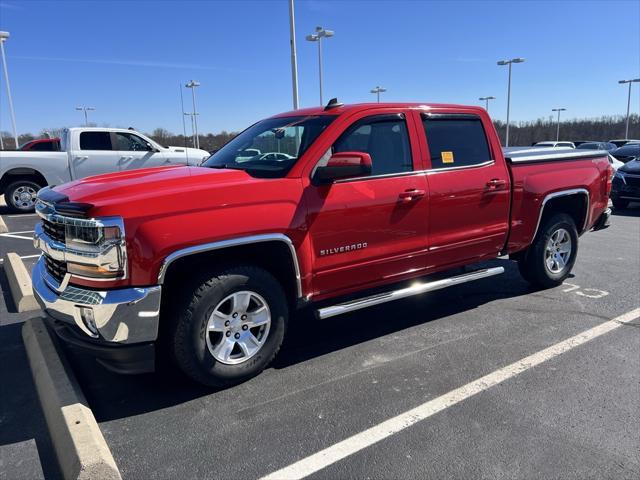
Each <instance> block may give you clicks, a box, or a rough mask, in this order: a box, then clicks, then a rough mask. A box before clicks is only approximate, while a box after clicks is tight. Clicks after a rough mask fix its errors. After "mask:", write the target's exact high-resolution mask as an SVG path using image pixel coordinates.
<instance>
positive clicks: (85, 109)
mask: <svg viewBox="0 0 640 480" xmlns="http://www.w3.org/2000/svg"><path fill="white" fill-rule="evenodd" d="M76 110H79V111H81V112H84V126H85V127H88V126H89V116H88V115H87V111H89V112H93V111H94V110H95V108H93V107H84V106H83V107H76Z"/></svg>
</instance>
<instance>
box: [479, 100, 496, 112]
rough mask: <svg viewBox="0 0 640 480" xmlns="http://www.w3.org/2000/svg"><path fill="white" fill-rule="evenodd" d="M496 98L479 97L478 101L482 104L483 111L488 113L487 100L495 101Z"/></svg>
mask: <svg viewBox="0 0 640 480" xmlns="http://www.w3.org/2000/svg"><path fill="white" fill-rule="evenodd" d="M495 99H496V97H480V98H479V99H478V100H480V101H481V102H484V109H485V110H486V111H487V112H488V111H489V100H495Z"/></svg>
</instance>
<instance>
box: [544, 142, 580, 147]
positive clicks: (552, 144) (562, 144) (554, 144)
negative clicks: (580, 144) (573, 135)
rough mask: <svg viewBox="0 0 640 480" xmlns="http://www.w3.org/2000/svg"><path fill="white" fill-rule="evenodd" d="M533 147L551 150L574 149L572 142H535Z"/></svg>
mask: <svg viewBox="0 0 640 480" xmlns="http://www.w3.org/2000/svg"><path fill="white" fill-rule="evenodd" d="M533 146H534V147H547V148H548V147H551V148H563V147H564V148H576V146H575V145H574V143H573V142H537V143H534V144H533Z"/></svg>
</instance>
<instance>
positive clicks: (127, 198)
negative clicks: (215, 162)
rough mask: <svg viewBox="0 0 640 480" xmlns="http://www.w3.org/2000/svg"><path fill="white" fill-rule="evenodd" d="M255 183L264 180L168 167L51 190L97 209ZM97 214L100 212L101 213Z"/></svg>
mask: <svg viewBox="0 0 640 480" xmlns="http://www.w3.org/2000/svg"><path fill="white" fill-rule="evenodd" d="M256 182H264V180H261V179H257V178H253V177H251V176H250V175H249V174H247V173H246V172H244V171H242V170H227V169H213V168H205V167H188V166H167V167H155V168H146V169H139V170H129V171H125V172H117V173H109V174H104V175H97V176H94V177H87V178H83V179H81V180H76V181H74V182H70V183H65V184H63V185H60V186H58V187H55V188H54V190H55V191H57V192H60V193H62V194H64V195H66V196H67V197H68V198H69V200H70V201H71V202H80V203H88V204H91V205H93V206H94V208H97V209H98V210H103V209H105V208H108V209H111V208H115V209H116V210H117V209H119V207H121V206H123V205H127V206H129V205H134V204H144V205H146V206H148V205H149V204H150V203H151V202H154V201H157V200H159V199H161V200H162V202H161V203H163V204H166V202H167V199H171V198H174V199H175V200H176V204H179V203H180V199H181V198H188V197H191V198H196V197H197V194H198V193H199V194H202V193H203V191H206V194H207V195H208V196H209V197H210V198H212V199H213V198H215V197H216V195H215V191H216V190H219V189H222V190H227V189H226V188H225V187H233V186H236V185H240V184H242V185H248V184H252V183H256ZM156 203H157V202H156ZM181 208H193V206H188V207H187V206H186V205H185V204H184V203H183V204H182V206H181ZM145 210H147V208H145ZM91 213H92V214H94V212H91ZM99 214H100V215H103V214H104V212H102V211H101V212H99ZM113 214H119V213H113Z"/></svg>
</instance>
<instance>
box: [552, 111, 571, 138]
mask: <svg viewBox="0 0 640 480" xmlns="http://www.w3.org/2000/svg"><path fill="white" fill-rule="evenodd" d="M566 110H567V109H566V108H552V109H551V111H552V112H558V127H557V128H556V142H557V141H559V140H560V112H564V111H566Z"/></svg>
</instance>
